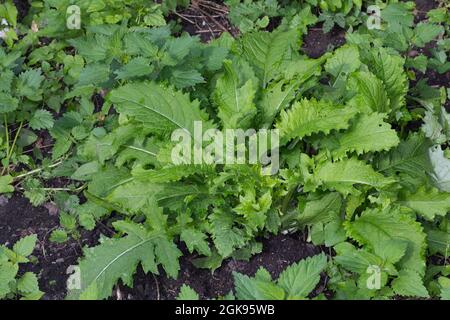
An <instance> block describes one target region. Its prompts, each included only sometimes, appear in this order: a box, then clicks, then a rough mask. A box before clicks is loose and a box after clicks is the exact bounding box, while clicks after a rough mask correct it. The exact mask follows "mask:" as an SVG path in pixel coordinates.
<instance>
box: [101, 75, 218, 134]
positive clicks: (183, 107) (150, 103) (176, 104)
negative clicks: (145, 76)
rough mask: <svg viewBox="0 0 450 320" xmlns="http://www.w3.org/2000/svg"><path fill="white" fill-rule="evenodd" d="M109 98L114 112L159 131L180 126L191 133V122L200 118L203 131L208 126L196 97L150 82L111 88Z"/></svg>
mask: <svg viewBox="0 0 450 320" xmlns="http://www.w3.org/2000/svg"><path fill="white" fill-rule="evenodd" d="M109 100H110V101H111V102H112V103H114V106H115V107H116V109H117V111H118V112H120V113H121V114H123V115H126V116H129V117H133V118H134V119H135V120H136V121H137V122H141V123H143V124H144V125H145V126H146V127H148V128H150V129H152V130H154V131H155V132H159V133H171V132H172V131H174V130H176V129H181V130H183V131H185V132H186V133H189V134H191V135H192V136H193V135H194V122H195V121H202V124H203V128H204V130H205V129H207V128H211V127H212V124H211V123H210V122H209V120H208V116H207V114H206V113H205V112H204V111H202V110H201V109H200V105H199V102H198V101H197V100H195V101H191V100H190V98H189V95H187V94H183V93H181V92H179V91H175V90H174V89H173V88H170V87H164V86H163V85H160V84H155V83H153V82H141V83H133V84H127V85H125V86H122V87H120V88H118V89H115V90H113V91H112V92H111V93H110V95H109Z"/></svg>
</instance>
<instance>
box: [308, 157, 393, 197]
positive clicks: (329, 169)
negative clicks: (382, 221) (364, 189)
mask: <svg viewBox="0 0 450 320" xmlns="http://www.w3.org/2000/svg"><path fill="white" fill-rule="evenodd" d="M314 172H315V179H316V181H317V183H318V185H319V186H322V187H324V188H325V189H331V190H336V191H338V192H340V193H342V194H344V195H348V194H349V193H356V194H358V193H359V191H358V190H356V189H355V188H354V187H353V186H354V185H368V186H372V187H375V188H377V189H381V188H383V187H385V186H388V185H390V184H392V183H394V182H395V181H396V180H395V179H394V178H388V177H385V176H383V175H382V174H380V173H378V172H376V171H375V170H374V169H373V168H372V166H370V165H368V164H366V163H365V162H363V161H360V160H358V159H355V158H350V159H345V160H341V161H338V162H325V163H323V164H319V165H318V166H317V167H316V169H315V170H314Z"/></svg>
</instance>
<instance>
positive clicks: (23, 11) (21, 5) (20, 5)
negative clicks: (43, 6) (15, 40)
mask: <svg viewBox="0 0 450 320" xmlns="http://www.w3.org/2000/svg"><path fill="white" fill-rule="evenodd" d="M13 2H14V4H15V5H16V8H17V11H19V17H18V19H19V20H22V19H23V18H24V17H25V16H26V15H27V14H28V10H29V8H30V4H29V3H28V1H27V0H13Z"/></svg>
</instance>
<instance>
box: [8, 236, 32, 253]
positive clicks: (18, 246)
mask: <svg viewBox="0 0 450 320" xmlns="http://www.w3.org/2000/svg"><path fill="white" fill-rule="evenodd" d="M36 241H37V235H35V234H33V235H30V236H26V237H24V238H22V239H20V240H19V241H17V242H16V243H15V244H14V246H13V251H14V252H15V253H16V254H18V255H19V256H22V257H28V256H29V255H31V254H32V253H33V251H34V248H35V247H36Z"/></svg>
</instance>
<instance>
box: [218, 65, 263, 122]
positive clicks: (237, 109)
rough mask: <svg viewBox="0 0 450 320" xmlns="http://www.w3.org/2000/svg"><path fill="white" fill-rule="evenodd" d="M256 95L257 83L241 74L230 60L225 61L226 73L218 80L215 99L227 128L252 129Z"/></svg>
mask: <svg viewBox="0 0 450 320" xmlns="http://www.w3.org/2000/svg"><path fill="white" fill-rule="evenodd" d="M255 94H256V83H254V82H253V80H252V79H251V78H250V79H249V78H248V77H246V75H245V74H243V73H242V72H239V70H237V66H236V65H233V63H232V62H231V61H230V60H226V61H224V73H223V75H222V76H221V77H219V79H218V80H217V84H216V88H215V90H214V93H213V98H214V101H215V103H216V104H217V106H218V108H219V114H218V115H219V118H220V119H221V120H222V124H223V126H224V127H225V128H242V129H247V128H248V127H250V125H251V121H252V120H253V118H254V116H255V115H256V106H255V104H254V102H253V99H254V98H255Z"/></svg>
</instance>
